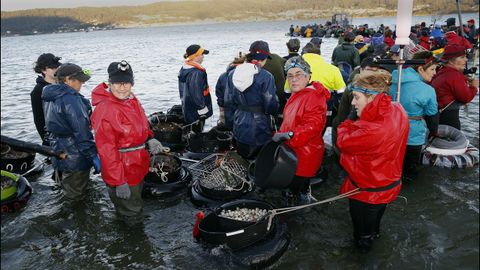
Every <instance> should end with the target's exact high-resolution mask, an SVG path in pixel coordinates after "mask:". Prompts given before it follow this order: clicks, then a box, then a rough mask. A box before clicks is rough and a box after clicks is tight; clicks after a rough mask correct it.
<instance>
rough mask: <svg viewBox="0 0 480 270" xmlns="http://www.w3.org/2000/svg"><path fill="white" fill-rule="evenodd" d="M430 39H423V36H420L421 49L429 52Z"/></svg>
mask: <svg viewBox="0 0 480 270" xmlns="http://www.w3.org/2000/svg"><path fill="white" fill-rule="evenodd" d="M430 44H431V42H430V37H425V36H422V37H421V38H420V46H422V47H423V48H425V49H426V50H428V51H429V50H430Z"/></svg>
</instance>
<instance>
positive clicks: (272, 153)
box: [254, 141, 298, 188]
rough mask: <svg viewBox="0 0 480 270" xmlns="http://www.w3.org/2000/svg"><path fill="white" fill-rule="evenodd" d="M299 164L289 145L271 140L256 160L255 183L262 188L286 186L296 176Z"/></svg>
mask: <svg viewBox="0 0 480 270" xmlns="http://www.w3.org/2000/svg"><path fill="white" fill-rule="evenodd" d="M297 165H298V159H297V156H296V155H295V152H294V151H293V150H292V149H291V148H290V147H289V146H288V145H286V144H284V143H279V142H273V141H272V142H269V143H267V144H266V145H264V146H263V147H262V149H261V150H260V153H259V154H258V156H257V159H256V160H255V169H254V181H255V184H256V185H257V186H259V187H261V188H286V187H287V186H288V185H289V184H290V183H291V182H292V180H293V178H294V177H295V172H296V171H297Z"/></svg>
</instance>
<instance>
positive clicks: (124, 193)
mask: <svg viewBox="0 0 480 270" xmlns="http://www.w3.org/2000/svg"><path fill="white" fill-rule="evenodd" d="M115 193H116V194H117V197H118V198H120V199H124V200H128V199H130V196H131V195H132V192H131V191H130V187H129V186H128V184H127V183H125V184H123V185H120V186H117V188H116V191H115Z"/></svg>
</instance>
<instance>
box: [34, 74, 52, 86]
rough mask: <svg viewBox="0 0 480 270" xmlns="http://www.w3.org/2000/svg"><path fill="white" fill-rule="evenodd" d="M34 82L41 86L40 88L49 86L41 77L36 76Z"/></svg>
mask: <svg viewBox="0 0 480 270" xmlns="http://www.w3.org/2000/svg"><path fill="white" fill-rule="evenodd" d="M35 82H36V83H37V84H39V85H41V86H42V87H43V86H46V85H49V84H50V83H48V82H47V81H45V78H43V77H42V76H38V77H37V79H36V80H35Z"/></svg>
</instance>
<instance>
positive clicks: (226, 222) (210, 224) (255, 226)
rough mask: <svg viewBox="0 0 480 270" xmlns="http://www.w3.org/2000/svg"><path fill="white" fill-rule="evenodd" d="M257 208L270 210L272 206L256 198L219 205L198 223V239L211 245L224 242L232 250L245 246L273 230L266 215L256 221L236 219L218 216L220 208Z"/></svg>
mask: <svg viewBox="0 0 480 270" xmlns="http://www.w3.org/2000/svg"><path fill="white" fill-rule="evenodd" d="M237 207H239V208H251V209H254V208H259V209H266V210H272V209H273V207H272V206H271V205H270V204H268V203H266V202H262V201H257V200H237V201H232V202H229V203H226V204H223V205H221V206H220V207H218V208H216V209H215V210H214V211H213V212H211V213H209V214H207V215H206V216H205V218H204V219H203V220H202V221H201V222H200V224H199V227H198V228H199V231H200V235H199V237H200V239H202V240H203V241H205V242H206V243H209V244H212V245H223V244H226V245H227V246H228V247H230V248H231V249H232V250H234V251H235V250H241V249H243V248H247V247H249V246H251V245H253V244H255V243H257V242H259V241H261V240H263V239H265V238H266V237H267V236H268V235H269V233H270V232H271V231H272V230H273V226H272V224H273V223H272V224H270V227H269V219H268V215H267V216H265V217H263V218H261V219H260V220H258V221H256V222H244V221H236V220H233V219H226V218H223V217H220V216H219V214H220V213H221V211H222V210H224V209H226V210H228V209H235V208H237Z"/></svg>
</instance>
